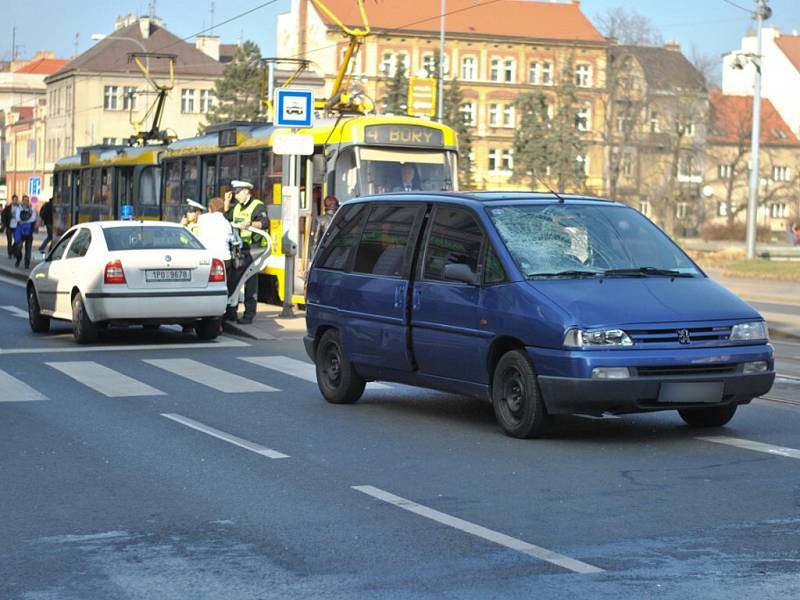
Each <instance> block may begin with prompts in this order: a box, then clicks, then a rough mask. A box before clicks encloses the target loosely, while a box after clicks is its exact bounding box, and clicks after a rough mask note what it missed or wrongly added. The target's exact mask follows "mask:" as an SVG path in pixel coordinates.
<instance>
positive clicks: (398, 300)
mask: <svg viewBox="0 0 800 600" xmlns="http://www.w3.org/2000/svg"><path fill="white" fill-rule="evenodd" d="M403 291H404V290H403V286H402V285H398V286H397V287H395V288H394V307H395V308H400V307H401V306H403Z"/></svg>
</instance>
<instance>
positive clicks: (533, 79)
mask: <svg viewBox="0 0 800 600" xmlns="http://www.w3.org/2000/svg"><path fill="white" fill-rule="evenodd" d="M539 77H540V71H539V63H538V62H532V63H530V64H529V65H528V83H532V84H534V85H539Z"/></svg>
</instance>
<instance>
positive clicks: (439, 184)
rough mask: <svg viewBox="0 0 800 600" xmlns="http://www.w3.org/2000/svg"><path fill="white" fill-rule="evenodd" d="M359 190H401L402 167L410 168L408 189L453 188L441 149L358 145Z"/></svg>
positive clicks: (437, 189) (372, 191)
mask: <svg viewBox="0 0 800 600" xmlns="http://www.w3.org/2000/svg"><path fill="white" fill-rule="evenodd" d="M359 152H360V154H359V158H360V159H361V161H360V166H361V168H360V170H359V179H360V181H359V190H360V192H361V194H380V193H384V192H393V191H403V189H404V187H403V181H402V175H401V173H402V171H403V168H404V167H406V166H411V168H413V170H414V178H413V181H412V182H411V189H412V190H424V191H432V192H434V191H435V192H438V191H443V190H451V189H453V182H452V181H451V176H450V165H449V163H448V162H447V161H446V160H445V155H444V154H443V153H442V152H439V151H436V152H419V151H404V150H388V149H387V150H384V149H379V148H360V149H359Z"/></svg>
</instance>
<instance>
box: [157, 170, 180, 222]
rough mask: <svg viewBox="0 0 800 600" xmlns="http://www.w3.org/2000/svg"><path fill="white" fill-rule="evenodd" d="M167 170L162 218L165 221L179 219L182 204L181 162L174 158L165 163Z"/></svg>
mask: <svg viewBox="0 0 800 600" xmlns="http://www.w3.org/2000/svg"><path fill="white" fill-rule="evenodd" d="M164 168H165V169H166V170H167V173H166V177H165V178H164V207H163V211H162V215H161V218H162V219H164V220H165V221H177V220H178V219H179V218H180V206H181V163H180V161H177V160H174V161H170V162H167V163H165V166H164Z"/></svg>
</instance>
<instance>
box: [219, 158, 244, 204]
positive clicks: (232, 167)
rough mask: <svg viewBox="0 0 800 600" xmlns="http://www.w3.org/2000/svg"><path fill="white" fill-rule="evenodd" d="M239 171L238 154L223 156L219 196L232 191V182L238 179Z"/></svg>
mask: <svg viewBox="0 0 800 600" xmlns="http://www.w3.org/2000/svg"><path fill="white" fill-rule="evenodd" d="M238 170H239V157H238V156H237V155H236V154H233V153H231V154H221V155H220V157H219V194H220V196H222V195H224V194H225V192H227V191H228V190H230V189H231V181H233V180H234V179H236V177H237V176H238V175H237V171H238Z"/></svg>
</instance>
